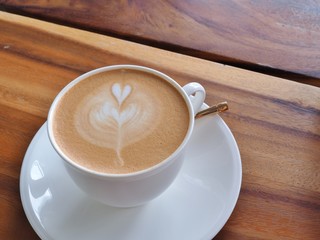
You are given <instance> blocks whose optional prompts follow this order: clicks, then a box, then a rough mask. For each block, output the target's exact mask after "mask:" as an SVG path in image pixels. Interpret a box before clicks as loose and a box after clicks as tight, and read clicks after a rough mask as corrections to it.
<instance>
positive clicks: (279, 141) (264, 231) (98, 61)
mask: <svg viewBox="0 0 320 240" xmlns="http://www.w3.org/2000/svg"><path fill="white" fill-rule="evenodd" d="M0 29H1V34H0V113H1V114H0V146H1V151H0V239H10V240H11V239H19V240H20V239H38V237H37V235H36V234H35V232H34V231H33V229H32V227H31V226H30V224H29V222H28V220H27V218H26V216H25V214H24V211H23V209H22V205H21V200H20V195H19V176H20V169H21V164H22V160H23V157H24V154H25V152H26V150H27V148H28V146H29V144H30V141H31V140H32V138H33V136H34V134H35V133H36V132H37V130H38V129H39V128H40V126H41V125H42V124H43V123H44V122H45V121H46V117H47V113H48V109H49V107H50V104H51V103H52V100H53V99H54V97H55V96H56V94H57V93H58V92H59V91H60V90H61V89H62V88H63V86H65V85H66V84H67V83H68V82H70V81H71V80H72V79H74V78H75V77H77V76H79V75H80V74H82V73H84V72H86V71H89V70H92V69H94V68H97V67H101V66H105V65H112V64H119V63H132V64H139V65H144V66H148V67H152V68H155V69H158V70H160V71H162V72H164V73H166V74H168V75H170V76H172V77H173V78H174V79H176V80H177V82H178V83H179V84H181V85H184V84H185V83H187V82H190V81H197V82H200V83H201V84H203V85H204V87H205V88H206V90H207V98H206V102H207V103H208V104H209V105H212V104H215V103H217V102H220V101H224V100H226V101H228V103H229V106H230V110H229V111H228V112H226V113H224V114H222V117H223V119H224V120H225V122H226V123H227V124H228V126H229V127H230V129H231V131H232V132H233V134H234V136H235V139H236V141H237V143H238V146H239V148H240V153H241V157H242V164H243V182H242V187H241V192H240V197H239V200H238V202H237V205H236V207H235V209H234V211H233V213H232V215H231V217H230V219H229V220H228V222H227V223H226V225H225V226H224V227H223V228H222V230H221V231H220V232H219V234H218V235H217V236H216V237H215V239H218V240H224V239H228V240H229V239H264V240H266V239H270V240H271V239H272V240H273V239H284V240H287V239H297V240H298V239H299V240H300V239H306V240H316V239H320V228H319V226H320V174H319V172H320V148H319V146H320V124H319V123H320V88H318V87H314V86H310V85H306V84H300V83H296V82H292V81H288V80H285V79H280V78H276V77H272V76H268V75H263V74H260V73H256V72H252V71H247V70H243V69H239V68H235V67H230V66H225V65H222V64H217V63H214V62H211V61H207V60H203V59H199V58H194V57H189V56H186V55H181V54H178V53H173V52H170V51H164V50H160V49H157V48H152V47H149V46H145V45H141V44H136V43H132V42H129V41H123V40H120V39H117V38H112V37H107V36H104V35H100V34H96V33H91V32H88V31H82V30H77V29H74V28H69V27H63V26H60V25H56V24H51V23H48V22H43V21H39V20H35V19H31V18H26V17H21V16H17V15H14V14H9V13H5V12H0ZM195 221H197V219H195Z"/></svg>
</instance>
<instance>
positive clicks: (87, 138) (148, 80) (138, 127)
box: [52, 69, 190, 174]
mask: <svg viewBox="0 0 320 240" xmlns="http://www.w3.org/2000/svg"><path fill="white" fill-rule="evenodd" d="M189 119H190V116H189V110H188V107H187V104H186V102H185V100H184V98H183V96H182V94H181V93H180V92H179V91H178V90H177V89H176V88H175V87H174V86H173V85H172V84H171V83H168V82H167V81H166V80H164V79H162V78H161V77H159V76H157V75H155V74H152V73H148V72H144V71H141V70H134V69H113V70H109V71H105V72H100V73H96V74H95V75H91V76H89V77H87V78H84V79H82V80H81V81H79V82H78V83H76V84H75V85H74V86H72V87H71V88H70V89H69V90H68V91H67V92H65V93H64V94H63V95H62V97H61V98H60V100H59V101H58V103H57V106H56V108H55V110H54V112H53V120H52V127H53V128H52V129H53V136H54V139H55V141H56V144H57V146H58V147H59V148H60V149H61V151H62V152H63V153H64V154H65V155H66V156H67V157H68V158H69V159H70V160H72V161H73V162H75V163H76V164H78V165H81V166H82V167H85V168H87V169H90V170H94V171H97V172H101V173H118V174H119V173H131V172H136V171H140V170H143V169H146V168H149V167H152V166H154V165H156V164H158V163H159V162H161V161H163V160H165V159H166V158H167V157H169V156H170V155H171V154H172V153H173V152H174V151H175V150H176V149H177V148H178V147H179V146H180V144H181V143H182V141H183V140H184V138H185V136H186V134H187V132H188V128H189Z"/></svg>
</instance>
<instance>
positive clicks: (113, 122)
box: [75, 83, 157, 165]
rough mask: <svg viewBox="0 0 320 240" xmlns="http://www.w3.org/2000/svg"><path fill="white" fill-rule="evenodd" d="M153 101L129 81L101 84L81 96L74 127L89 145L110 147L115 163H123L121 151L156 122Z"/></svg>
mask: <svg viewBox="0 0 320 240" xmlns="http://www.w3.org/2000/svg"><path fill="white" fill-rule="evenodd" d="M155 101H156V100H155V99H154V98H153V97H152V96H151V94H149V93H148V92H145V91H139V90H138V89H136V88H133V87H132V86H131V85H128V84H126V85H123V86H122V85H121V84H120V83H114V84H112V85H111V86H105V87H101V89H99V91H97V92H95V93H94V94H90V95H89V96H88V97H86V98H85V99H83V103H82V104H80V105H81V107H79V108H78V109H77V111H76V116H75V121H76V122H75V124H76V128H77V130H78V132H79V133H80V135H81V136H82V137H83V138H84V139H85V140H86V141H88V142H90V143H91V144H94V145H97V146H100V147H106V148H111V149H113V150H114V151H115V152H116V155H117V159H116V160H115V162H116V163H117V164H118V165H124V164H125V159H123V158H122V156H121V150H122V149H123V148H124V147H126V146H128V145H130V144H132V143H135V142H137V141H139V140H140V139H142V138H144V137H145V136H146V135H148V134H149V133H150V132H152V130H153V127H154V126H155V124H156V122H157V119H156V116H157V114H156V112H155V111H156V110H155V109H154V107H153V106H156V105H155V104H157V103H156V102H155Z"/></svg>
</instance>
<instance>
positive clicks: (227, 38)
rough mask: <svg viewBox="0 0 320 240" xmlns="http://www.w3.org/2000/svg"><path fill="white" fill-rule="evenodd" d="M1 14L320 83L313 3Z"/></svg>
mask: <svg viewBox="0 0 320 240" xmlns="http://www.w3.org/2000/svg"><path fill="white" fill-rule="evenodd" d="M0 9H2V10H5V11H9V12H13V13H19V14H23V15H27V16H31V17H35V18H40V19H44V20H47V21H53V22H57V23H60V24H63V25H69V26H73V27H77V28H81V29H87V30H90V31H94V32H99V33H103V34H106V35H109V36H115V37H118V38H122V39H127V40H131V41H135V42H139V43H143V44H146V45H151V46H156V47H159V48H163V49H167V50H171V51H174V52H180V53H183V54H187V55H192V56H196V57H199V58H203V59H208V60H212V61H215V62H220V63H223V64H227V65H232V66H237V67H241V68H244V69H251V70H254V71H256V72H262V73H266V74H269V75H274V76H278V77H283V78H287V79H291V80H294V81H297V82H301V83H307V84H311V85H315V86H320V67H319V66H320V57H319V56H320V1H319V0H305V1H300V0H292V1H288V0H280V1H279V0H271V1H252V0H251V1H249V0H231V1H224V0H217V1H216V0H210V1H190V0H179V1H176V0H168V1H157V0H151V1H145V0H133V1H117V0H112V1H98V0H93V1H88V0H79V1H70V0H69V1H67V0H66V1H64V0H63V1H41V0H32V1H31V0H30V1H18V0H0Z"/></svg>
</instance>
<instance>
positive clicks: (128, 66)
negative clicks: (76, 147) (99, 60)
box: [47, 64, 194, 178]
mask: <svg viewBox="0 0 320 240" xmlns="http://www.w3.org/2000/svg"><path fill="white" fill-rule="evenodd" d="M117 69H132V70H139V71H143V72H147V73H151V74H154V75H156V76H158V77H160V78H162V79H164V80H165V81H167V82H168V83H170V85H171V86H173V87H175V89H176V90H177V91H178V92H179V93H180V94H181V95H182V97H183V99H184V100H185V103H186V105H187V108H188V111H189V126H188V131H187V133H186V135H185V137H184V139H183V141H182V142H181V143H180V145H179V146H178V147H177V148H176V150H175V151H174V152H173V153H171V155H170V156H169V157H167V158H166V159H164V160H162V161H161V162H159V163H157V164H156V165H153V166H151V167H148V168H145V169H142V170H139V171H134V172H129V173H106V172H99V171H95V170H92V169H89V168H86V167H83V166H81V165H80V164H78V163H76V162H74V161H72V160H71V159H70V158H69V157H68V156H67V155H66V154H64V153H63V151H62V150H61V149H60V147H59V145H58V144H57V142H56V141H55V138H54V134H53V129H52V124H53V116H54V112H55V109H56V106H57V104H58V103H59V100H60V99H61V97H62V96H63V95H64V94H65V93H66V92H67V91H68V90H69V89H70V88H72V87H73V86H74V85H76V84H77V83H78V82H80V81H82V80H84V79H86V78H88V77H89V76H92V75H95V74H98V73H101V72H107V71H112V70H117ZM47 120H48V121H47V122H48V124H47V132H48V136H49V140H50V142H51V145H52V146H53V148H54V149H55V151H56V152H57V153H58V155H59V156H60V157H61V158H62V159H63V160H64V162H65V163H67V164H68V165H69V166H71V167H73V168H75V169H77V170H79V171H81V172H83V173H86V174H89V175H94V176H96V177H103V178H105V177H110V178H128V177H130V178H131V177H139V176H145V175H151V174H155V173H157V172H159V171H161V170H162V169H164V168H166V167H167V166H169V165H170V164H171V163H172V162H173V160H174V159H175V158H176V157H177V155H179V154H180V153H181V152H182V151H183V149H184V148H185V146H186V144H187V142H188V141H189V139H190V136H191V134H192V130H193V127H194V110H193V107H192V104H191V101H190V98H189V97H188V95H187V94H186V92H185V91H184V90H183V89H182V87H181V86H180V85H179V84H178V83H177V82H176V81H175V80H173V79H172V78H171V77H169V76H168V75H166V74H164V73H162V72H160V71H158V70H155V69H152V68H149V67H145V66H139V65H131V64H119V65H110V66H104V67H100V68H97V69H93V70H91V71H89V72H86V73H84V74H81V75H80V76H78V77H77V78H75V79H74V80H72V81H71V82H70V83H69V84H67V85H66V86H65V87H64V88H63V89H62V90H61V91H60V92H59V93H58V95H57V96H56V97H55V99H54V100H53V102H52V104H51V106H50V109H49V113H48V119H47Z"/></svg>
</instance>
